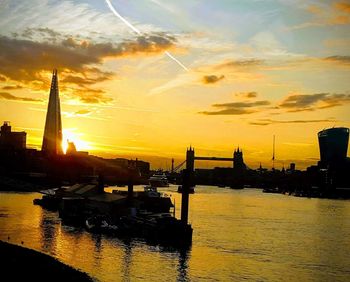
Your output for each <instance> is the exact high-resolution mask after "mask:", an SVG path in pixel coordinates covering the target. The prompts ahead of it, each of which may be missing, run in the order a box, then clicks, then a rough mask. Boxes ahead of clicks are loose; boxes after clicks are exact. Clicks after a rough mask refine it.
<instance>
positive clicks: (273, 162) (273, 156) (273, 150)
mask: <svg viewBox="0 0 350 282" xmlns="http://www.w3.org/2000/svg"><path fill="white" fill-rule="evenodd" d="M272 170H275V135H273V149H272Z"/></svg>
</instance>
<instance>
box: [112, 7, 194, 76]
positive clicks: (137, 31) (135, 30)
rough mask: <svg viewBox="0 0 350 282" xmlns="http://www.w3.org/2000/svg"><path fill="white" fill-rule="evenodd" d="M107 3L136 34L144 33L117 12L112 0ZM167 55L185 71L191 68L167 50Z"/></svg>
mask: <svg viewBox="0 0 350 282" xmlns="http://www.w3.org/2000/svg"><path fill="white" fill-rule="evenodd" d="M106 3H107V5H108V7H109V9H110V10H111V11H112V13H113V14H114V15H115V16H116V17H118V18H119V19H120V20H121V21H122V22H123V23H125V24H126V25H127V26H128V27H129V28H130V29H132V30H133V31H134V32H135V33H136V34H138V35H142V33H141V31H140V30H139V29H137V28H136V27H135V26H133V25H132V24H131V23H130V22H128V21H127V20H126V19H125V18H124V17H123V16H122V15H121V14H119V13H118V12H117V10H116V9H114V7H113V5H112V3H111V1H109V0H106ZM164 54H165V55H167V56H168V57H169V58H170V59H172V60H173V61H174V62H175V63H177V64H178V65H179V66H180V67H182V68H183V69H184V70H185V71H189V69H188V68H187V67H186V66H185V65H184V64H183V63H181V62H180V61H179V60H178V59H176V58H175V57H174V56H173V55H171V54H170V52H168V51H165V52H164Z"/></svg>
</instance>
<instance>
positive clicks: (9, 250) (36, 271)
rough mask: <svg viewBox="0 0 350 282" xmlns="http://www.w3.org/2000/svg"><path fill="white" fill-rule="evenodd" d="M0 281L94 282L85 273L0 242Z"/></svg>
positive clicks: (47, 257)
mask: <svg viewBox="0 0 350 282" xmlns="http://www.w3.org/2000/svg"><path fill="white" fill-rule="evenodd" d="M0 253H1V256H0V265H1V275H0V278H1V280H2V279H4V278H5V277H6V278H7V279H9V281H94V280H93V279H92V278H91V277H90V276H89V275H88V274H86V273H85V272H82V271H79V270H77V269H75V268H73V267H71V266H69V265H66V264H64V263H62V262H60V261H58V260H57V259H55V258H53V257H51V256H49V255H46V254H44V253H40V252H37V251H34V250H31V249H28V248H24V247H21V246H17V245H13V244H9V243H6V242H3V241H0Z"/></svg>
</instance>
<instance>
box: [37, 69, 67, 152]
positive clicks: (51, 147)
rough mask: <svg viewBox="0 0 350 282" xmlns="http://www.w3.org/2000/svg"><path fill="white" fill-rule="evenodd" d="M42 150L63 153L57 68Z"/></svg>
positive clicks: (54, 71) (52, 85)
mask: <svg viewBox="0 0 350 282" xmlns="http://www.w3.org/2000/svg"><path fill="white" fill-rule="evenodd" d="M41 150H42V152H43V153H45V154H46V155H61V154H63V151H62V122H61V107H60V98H59V93H58V80H57V70H56V69H55V70H53V73H52V81H51V89H50V97H49V104H48V107H47V113H46V122H45V131H44V138H43V145H42V147H41Z"/></svg>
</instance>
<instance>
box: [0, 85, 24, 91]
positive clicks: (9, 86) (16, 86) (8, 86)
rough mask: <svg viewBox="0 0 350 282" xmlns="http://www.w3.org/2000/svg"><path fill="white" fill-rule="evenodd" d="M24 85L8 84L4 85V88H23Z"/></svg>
mask: <svg viewBox="0 0 350 282" xmlns="http://www.w3.org/2000/svg"><path fill="white" fill-rule="evenodd" d="M22 88H23V86H21V85H6V86H4V87H2V89H3V90H18V89H22Z"/></svg>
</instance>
